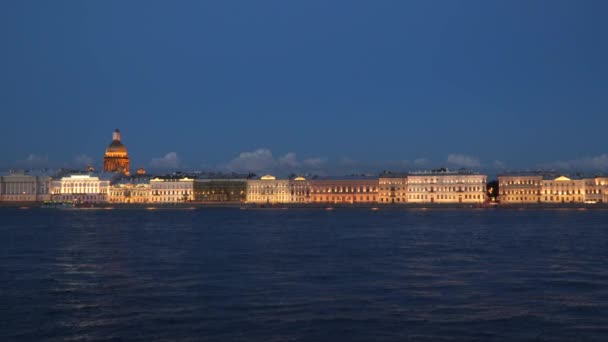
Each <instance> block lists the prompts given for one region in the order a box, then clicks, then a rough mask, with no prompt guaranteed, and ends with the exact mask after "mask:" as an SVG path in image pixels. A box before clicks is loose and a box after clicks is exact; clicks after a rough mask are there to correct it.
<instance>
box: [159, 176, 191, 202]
mask: <svg viewBox="0 0 608 342" xmlns="http://www.w3.org/2000/svg"><path fill="white" fill-rule="evenodd" d="M150 187H151V192H152V195H151V202H152V203H186V202H191V201H193V200H194V179H192V178H188V177H156V178H152V179H151V180H150Z"/></svg>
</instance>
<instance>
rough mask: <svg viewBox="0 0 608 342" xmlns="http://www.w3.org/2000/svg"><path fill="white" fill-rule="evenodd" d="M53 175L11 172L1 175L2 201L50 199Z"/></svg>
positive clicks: (0, 195) (0, 192)
mask: <svg viewBox="0 0 608 342" xmlns="http://www.w3.org/2000/svg"><path fill="white" fill-rule="evenodd" d="M50 187H51V177H46V176H30V175H27V174H25V173H24V172H21V173H11V174H9V175H7V176H2V177H0V201H2V202H41V201H48V200H49V199H50V198H51V194H50Z"/></svg>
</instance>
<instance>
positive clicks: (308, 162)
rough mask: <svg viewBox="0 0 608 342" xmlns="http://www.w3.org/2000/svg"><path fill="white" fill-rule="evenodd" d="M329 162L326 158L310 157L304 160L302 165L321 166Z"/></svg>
mask: <svg viewBox="0 0 608 342" xmlns="http://www.w3.org/2000/svg"><path fill="white" fill-rule="evenodd" d="M325 163H327V159H325V158H308V159H304V160H303V161H302V165H304V166H306V167H310V168H320V167H322V166H323V165H325Z"/></svg>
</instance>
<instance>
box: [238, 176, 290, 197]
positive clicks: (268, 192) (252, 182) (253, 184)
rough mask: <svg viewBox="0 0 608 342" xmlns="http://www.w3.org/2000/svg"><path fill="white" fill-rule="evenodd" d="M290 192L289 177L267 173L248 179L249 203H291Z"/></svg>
mask: <svg viewBox="0 0 608 342" xmlns="http://www.w3.org/2000/svg"><path fill="white" fill-rule="evenodd" d="M290 193H291V192H290V186H289V180H288V179H276V177H275V176H272V175H266V176H263V177H261V178H260V179H248V180H247V203H289V202H291V194H290Z"/></svg>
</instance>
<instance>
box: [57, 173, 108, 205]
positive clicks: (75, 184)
mask: <svg viewBox="0 0 608 342" xmlns="http://www.w3.org/2000/svg"><path fill="white" fill-rule="evenodd" d="M109 188H110V181H109V180H102V179H100V178H99V177H97V176H91V175H70V176H66V177H62V178H61V179H57V180H53V181H52V182H51V199H52V200H53V201H59V202H74V203H104V202H108V192H109Z"/></svg>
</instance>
